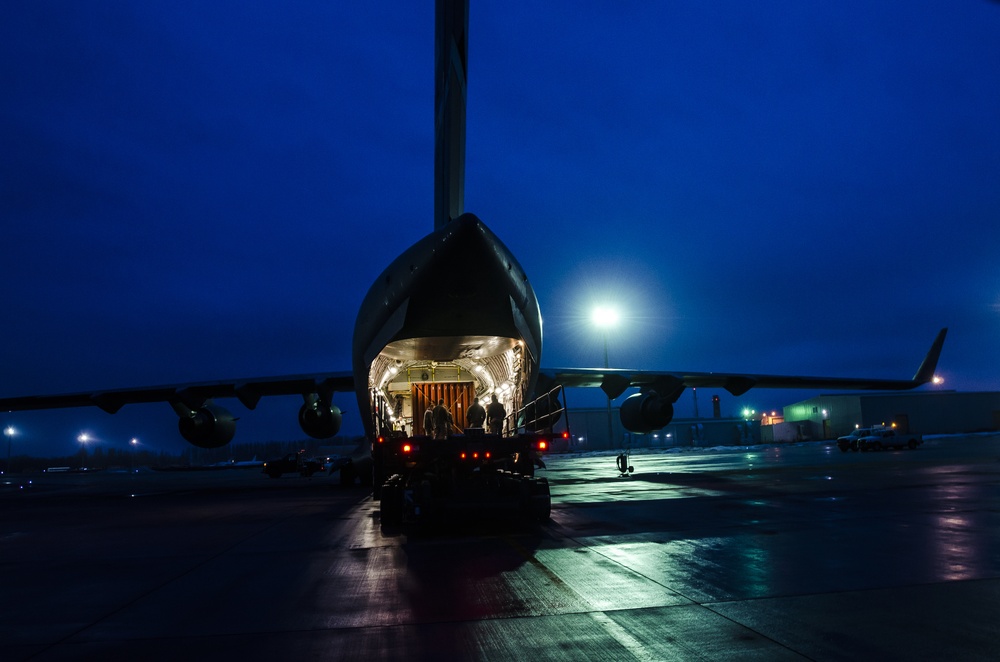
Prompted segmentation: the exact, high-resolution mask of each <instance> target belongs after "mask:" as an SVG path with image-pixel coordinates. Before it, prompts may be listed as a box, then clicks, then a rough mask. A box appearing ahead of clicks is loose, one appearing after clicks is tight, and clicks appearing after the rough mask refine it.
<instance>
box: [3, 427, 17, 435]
mask: <svg viewBox="0 0 1000 662" xmlns="http://www.w3.org/2000/svg"><path fill="white" fill-rule="evenodd" d="M3 433H4V434H5V435H7V436H8V437H13V436H14V435H15V434H17V430H15V429H14V426H13V425H8V426H7V427H5V428H4V429H3Z"/></svg>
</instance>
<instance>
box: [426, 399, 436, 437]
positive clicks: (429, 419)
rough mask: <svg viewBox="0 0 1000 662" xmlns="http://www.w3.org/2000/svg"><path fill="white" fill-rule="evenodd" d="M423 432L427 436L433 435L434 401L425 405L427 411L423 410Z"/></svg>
mask: <svg viewBox="0 0 1000 662" xmlns="http://www.w3.org/2000/svg"><path fill="white" fill-rule="evenodd" d="M424 434H426V435H427V436H428V437H433V436H434V403H433V402H432V403H431V404H429V405H427V411H425V412H424Z"/></svg>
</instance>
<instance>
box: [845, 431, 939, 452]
mask: <svg viewBox="0 0 1000 662" xmlns="http://www.w3.org/2000/svg"><path fill="white" fill-rule="evenodd" d="M922 443H924V438H923V437H921V436H920V435H919V434H910V433H907V432H900V431H899V430H896V429H895V428H884V429H881V430H872V433H871V434H870V435H868V436H865V437H861V438H860V439H858V450H861V451H880V450H882V449H884V448H895V449H896V450H900V449H902V448H904V447H906V448H909V449H910V450H913V449H915V448H916V447H917V446H919V445H920V444H922Z"/></svg>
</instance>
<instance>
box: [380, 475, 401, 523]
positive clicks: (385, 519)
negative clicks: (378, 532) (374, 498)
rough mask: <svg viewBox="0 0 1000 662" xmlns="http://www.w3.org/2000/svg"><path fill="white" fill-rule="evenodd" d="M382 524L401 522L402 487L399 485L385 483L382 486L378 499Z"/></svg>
mask: <svg viewBox="0 0 1000 662" xmlns="http://www.w3.org/2000/svg"><path fill="white" fill-rule="evenodd" d="M379 508H380V510H381V522H382V526H383V527H386V526H399V525H400V524H402V523H403V488H402V486H400V485H394V484H386V485H383V486H382V497H381V499H380V501H379Z"/></svg>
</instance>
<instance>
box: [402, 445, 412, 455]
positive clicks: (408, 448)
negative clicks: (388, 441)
mask: <svg viewBox="0 0 1000 662" xmlns="http://www.w3.org/2000/svg"><path fill="white" fill-rule="evenodd" d="M412 450H413V447H412V446H410V445H409V444H403V452H404V453H409V452H410V451H412Z"/></svg>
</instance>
